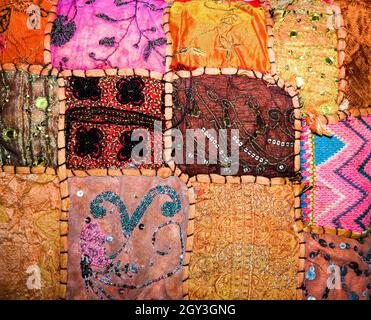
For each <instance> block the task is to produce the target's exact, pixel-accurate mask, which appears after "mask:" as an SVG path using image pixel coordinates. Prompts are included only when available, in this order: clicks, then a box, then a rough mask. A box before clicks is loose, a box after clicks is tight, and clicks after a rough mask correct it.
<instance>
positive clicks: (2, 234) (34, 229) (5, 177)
mask: <svg viewBox="0 0 371 320" xmlns="http://www.w3.org/2000/svg"><path fill="white" fill-rule="evenodd" d="M60 202H61V201H60V193H59V182H58V178H57V177H56V176H51V175H46V174H41V175H13V174H7V173H4V172H3V173H0V288H1V290H0V299H7V300H8V299H14V300H18V299H27V300H29V299H37V300H39V299H57V298H58V294H59V253H60V247H59V246H60V245H59V243H60V235H59V225H60V222H59V219H60V210H61V203H60ZM37 279H39V280H40V281H38V280H37ZM40 285H41V287H39V286H40ZM28 286H29V288H28Z"/></svg>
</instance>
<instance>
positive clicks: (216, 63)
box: [169, 0, 270, 72]
mask: <svg viewBox="0 0 371 320" xmlns="http://www.w3.org/2000/svg"><path fill="white" fill-rule="evenodd" d="M169 22H170V32H171V36H172V41H173V54H174V56H173V59H172V63H171V67H172V68H173V69H186V70H193V69H196V68H199V67H209V68H233V67H234V68H242V69H248V70H258V71H261V72H268V71H270V63H269V58H268V45H267V38H268V35H267V30H266V17H265V11H264V9H263V8H256V7H254V6H252V5H250V4H248V3H246V2H243V1H232V2H229V1H228V2H227V1H218V2H216V1H197V0H195V1H187V2H177V1H176V2H174V4H173V5H172V7H171V9H170V21H169Z"/></svg>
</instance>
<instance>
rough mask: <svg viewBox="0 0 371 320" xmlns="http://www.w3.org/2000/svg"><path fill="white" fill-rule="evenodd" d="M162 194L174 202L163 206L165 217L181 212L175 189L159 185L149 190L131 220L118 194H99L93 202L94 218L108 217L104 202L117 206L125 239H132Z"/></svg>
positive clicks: (107, 192)
mask: <svg viewBox="0 0 371 320" xmlns="http://www.w3.org/2000/svg"><path fill="white" fill-rule="evenodd" d="M160 194H164V195H168V196H169V197H170V198H171V200H173V201H172V202H170V201H167V202H165V203H164V204H163V205H162V207H161V210H162V215H163V216H165V217H172V216H174V215H175V214H176V213H178V212H179V211H180V209H181V202H180V199H179V196H178V195H177V193H176V191H175V190H174V189H172V188H170V187H169V186H167V185H159V186H156V187H154V188H152V189H151V190H149V192H148V193H147V195H146V196H145V197H144V199H143V201H142V202H141V203H140V204H139V206H138V207H137V208H136V210H135V212H134V213H133V215H132V216H131V218H130V217H129V214H128V212H127V209H126V206H125V204H124V202H123V201H122V200H121V198H120V197H119V196H118V195H117V194H116V193H114V192H112V191H106V192H103V193H101V194H99V195H98V196H97V197H96V198H95V199H94V200H93V201H92V202H91V204H90V211H91V214H92V216H93V217H94V218H96V219H101V218H103V217H104V216H105V215H106V209H105V208H104V207H103V206H102V203H103V202H105V201H108V202H111V203H112V204H114V205H115V206H117V208H118V210H119V212H120V220H121V226H122V232H123V234H124V236H125V238H130V236H131V233H132V232H133V230H134V229H135V227H136V226H137V225H138V223H139V221H140V220H141V218H142V217H143V215H144V213H145V211H146V210H147V209H148V207H149V206H150V205H151V203H152V202H153V200H154V199H155V198H156V196H157V195H160Z"/></svg>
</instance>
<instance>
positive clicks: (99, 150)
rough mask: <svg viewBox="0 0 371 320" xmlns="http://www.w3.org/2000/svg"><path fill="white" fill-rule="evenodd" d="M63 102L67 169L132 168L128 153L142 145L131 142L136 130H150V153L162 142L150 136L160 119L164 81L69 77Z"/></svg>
mask: <svg viewBox="0 0 371 320" xmlns="http://www.w3.org/2000/svg"><path fill="white" fill-rule="evenodd" d="M66 97H67V100H66V104H67V112H66V136H67V165H68V167H69V168H74V169H93V168H114V167H117V168H123V167H125V166H126V165H128V164H129V163H131V160H132V159H131V153H132V149H133V148H134V147H135V146H136V145H138V144H139V143H140V142H142V141H144V140H140V141H139V142H134V141H132V139H131V138H132V134H133V130H134V129H138V128H143V129H147V130H148V131H149V133H150V134H151V141H147V142H148V143H147V145H148V148H149V149H148V150H150V151H151V153H152V154H153V152H154V148H155V144H156V145H158V144H160V143H161V141H160V142H158V143H157V142H156V141H157V139H156V141H155V140H154V136H153V135H154V134H153V131H154V121H156V120H157V121H161V120H162V119H163V111H164V102H163V98H164V82H163V81H160V80H154V79H151V78H141V77H136V76H132V77H117V76H110V77H104V78H80V77H72V78H69V79H68V84H67V87H66ZM143 139H144V138H143ZM160 147H161V146H160ZM152 160H153V158H152Z"/></svg>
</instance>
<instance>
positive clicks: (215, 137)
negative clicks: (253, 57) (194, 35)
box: [173, 75, 295, 178]
mask: <svg viewBox="0 0 371 320" xmlns="http://www.w3.org/2000/svg"><path fill="white" fill-rule="evenodd" d="M173 104H174V106H173V108H174V111H173V124H174V126H177V128H179V129H180V130H181V132H182V134H183V137H186V136H187V135H186V134H187V131H186V130H187V129H194V130H195V133H194V139H193V140H194V141H195V142H194V144H195V146H194V156H193V153H191V154H188V153H187V151H189V149H188V150H187V148H184V150H183V164H182V165H181V166H180V167H181V169H182V171H184V172H186V173H187V174H189V175H191V176H192V175H195V174H205V173H216V174H221V168H224V169H225V170H226V172H227V173H228V170H232V168H233V167H235V164H237V172H235V173H232V172H231V174H239V175H254V176H265V177H269V178H272V177H290V176H293V175H294V141H295V139H294V129H293V125H294V108H293V104H292V100H291V98H290V96H289V95H288V93H286V92H285V91H283V90H282V89H280V88H279V87H277V86H274V85H269V86H268V85H267V84H266V83H265V82H264V81H263V80H261V79H252V78H248V77H246V76H238V77H236V76H226V75H220V76H214V75H202V76H197V77H192V78H189V79H185V78H180V79H178V80H176V81H175V82H174V91H173ZM219 129H226V130H227V139H225V138H223V136H222V135H221V132H219ZM232 129H238V130H239V133H238V136H237V135H235V133H232V131H231V130H232ZM196 130H198V131H196ZM212 130H215V133H212ZM188 139H189V137H187V144H188V143H189V144H191V143H192V141H188ZM202 139H205V144H206V152H205V156H204V157H203V155H201V154H200V153H199V152H198V144H199V143H200V142H201V141H203V140H202ZM225 140H227V146H228V148H227V149H226V150H227V151H228V152H227V154H226V152H225V151H226V150H224V151H223V154H222V155H221V156H220V155H219V156H218V161H217V163H216V164H215V163H211V161H209V160H210V155H215V154H216V155H217V154H219V153H220V150H222V148H223V147H222V142H223V141H225ZM215 142H216V143H215ZM232 147H233V149H234V150H235V149H237V152H238V150H239V163H237V162H236V163H233V162H231V161H232V160H231V159H228V157H230V155H231V150H232ZM203 158H204V159H203ZM198 161H201V163H200V162H198Z"/></svg>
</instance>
